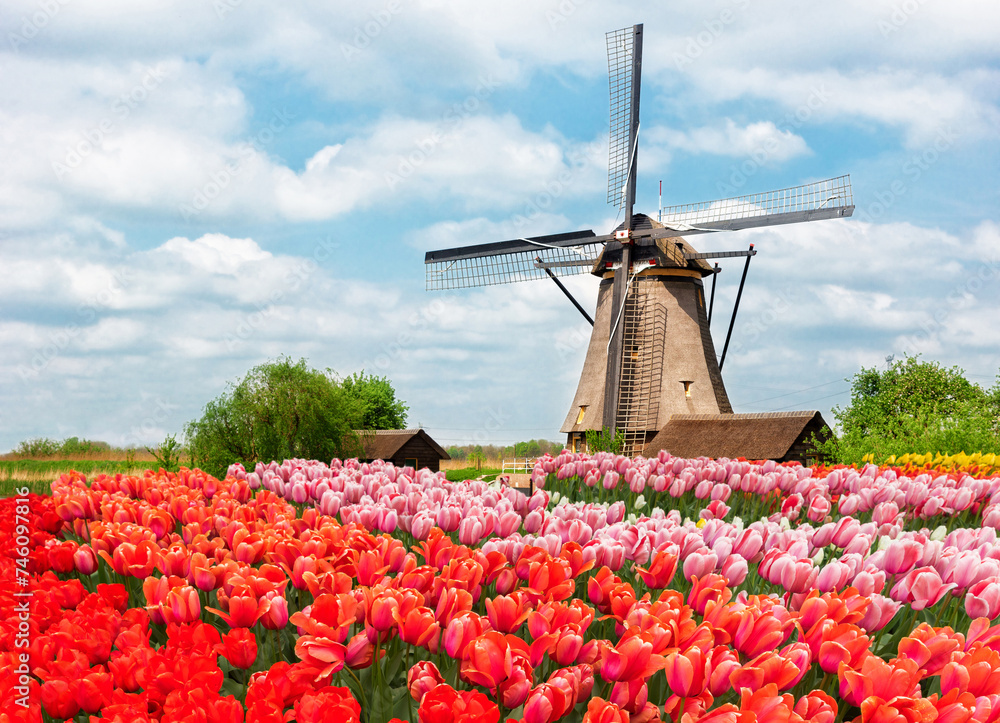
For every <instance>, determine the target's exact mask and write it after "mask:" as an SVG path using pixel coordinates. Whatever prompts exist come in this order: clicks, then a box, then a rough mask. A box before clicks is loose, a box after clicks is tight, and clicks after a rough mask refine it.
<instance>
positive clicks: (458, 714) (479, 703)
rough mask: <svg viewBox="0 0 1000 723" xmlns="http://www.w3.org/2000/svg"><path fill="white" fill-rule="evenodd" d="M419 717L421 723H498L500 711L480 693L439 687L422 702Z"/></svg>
mask: <svg viewBox="0 0 1000 723" xmlns="http://www.w3.org/2000/svg"><path fill="white" fill-rule="evenodd" d="M417 717H418V720H419V722H420V723H497V721H499V720H500V710H499V709H498V708H497V706H496V704H495V703H492V702H490V700H489V699H488V698H487V697H486V696H485V695H483V694H482V693H480V692H478V691H473V690H465V691H462V692H461V693H459V692H457V691H456V690H455V689H454V688H452V687H451V686H449V685H439V686H437V687H436V688H434V690H431V691H430V692H428V693H427V694H426V695H425V696H424V697H423V700H421V701H420V708H419V709H418V710H417Z"/></svg>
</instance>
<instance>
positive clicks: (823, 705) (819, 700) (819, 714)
mask: <svg viewBox="0 0 1000 723" xmlns="http://www.w3.org/2000/svg"><path fill="white" fill-rule="evenodd" d="M837 710H838V708H837V701H835V700H834V699H833V698H831V697H830V696H829V695H827V694H826V693H824V692H823V691H822V690H814V691H812V692H810V693H807V694H806V695H804V696H802V697H801V698H799V700H798V702H796V703H795V712H796V713H797V714H798V715H800V716H801V717H802V719H803V720H807V721H810V723H833V722H834V721H835V720H836V718H837Z"/></svg>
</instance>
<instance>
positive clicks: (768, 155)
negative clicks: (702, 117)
mask: <svg viewBox="0 0 1000 723" xmlns="http://www.w3.org/2000/svg"><path fill="white" fill-rule="evenodd" d="M646 139H647V140H648V141H650V142H651V143H653V144H660V145H664V146H666V147H667V148H668V149H676V150H681V151H685V152H687V153H693V154H698V153H709V154H713V155H719V156H737V157H749V158H754V159H757V161H758V163H759V164H761V165H764V164H777V163H781V162H782V161H787V160H789V159H791V158H795V157H796V156H801V155H804V154H807V153H809V152H810V150H809V146H808V145H807V144H806V142H805V140H804V139H803V138H802V137H801V136H798V135H796V134H795V133H793V132H792V131H791V130H788V129H785V130H780V129H779V128H778V127H777V126H775V124H774V123H773V122H771V121H760V122H757V123H750V124H749V125H747V126H742V127H741V126H738V125H737V124H736V123H735V122H734V121H733V120H732V119H730V118H727V119H726V122H725V124H724V125H722V126H715V127H706V128H695V129H693V130H690V131H678V130H674V129H671V128H664V127H654V128H653V129H652V130H651V131H649V132H648V133H647V134H646ZM643 150H644V152H645V151H646V150H647V149H646V148H644V149H643ZM652 153H653V158H654V163H655V159H656V150H655V149H652Z"/></svg>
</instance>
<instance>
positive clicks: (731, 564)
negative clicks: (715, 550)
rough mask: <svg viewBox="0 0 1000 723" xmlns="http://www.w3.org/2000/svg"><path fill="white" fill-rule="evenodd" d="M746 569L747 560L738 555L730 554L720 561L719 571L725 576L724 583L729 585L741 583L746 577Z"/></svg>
mask: <svg viewBox="0 0 1000 723" xmlns="http://www.w3.org/2000/svg"><path fill="white" fill-rule="evenodd" d="M748 571H749V570H748V567H747V561H746V560H744V559H743V558H742V557H740V556H739V555H730V556H729V557H727V558H726V561H725V562H724V563H722V570H721V573H722V576H723V577H724V578H726V585H728V586H729V587H737V586H738V585H742V584H743V582H744V580H746V579H747V572H748Z"/></svg>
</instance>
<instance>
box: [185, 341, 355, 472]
mask: <svg viewBox="0 0 1000 723" xmlns="http://www.w3.org/2000/svg"><path fill="white" fill-rule="evenodd" d="M364 410H365V408H364V406H363V405H362V403H361V402H359V400H358V399H357V397H355V396H352V395H351V394H349V393H347V392H346V391H345V390H344V389H343V388H342V387H341V385H340V384H339V383H338V382H337V379H336V377H335V376H334V373H333V372H332V371H331V370H329V369H327V370H326V371H318V370H315V369H310V368H308V367H307V366H306V361H305V359H300V360H299V361H298V362H297V363H293V362H292V361H291V360H290V359H289V358H287V357H281V358H279V359H278V360H277V361H272V362H266V363H264V364H261V365H259V366H256V367H254V368H253V369H251V370H250V371H249V372H248V373H247V375H246V376H245V377H244V378H243V379H242V380H241V381H240V382H239V383H238V384H232V383H230V386H229V389H228V390H227V391H226V392H225V393H223V394H222V395H220V396H219V397H218V398H216V399H214V400H212V401H211V402H209V403H208V404H207V405H205V410H204V413H203V415H202V417H201V419H199V420H196V421H193V422H189V423H188V424H187V426H186V427H185V436H186V438H187V445H188V448H189V452H190V454H191V457H192V460H193V461H194V462H195V463H196V464H197V465H198V466H199V467H201V468H202V469H204V470H205V471H207V472H210V473H212V474H215V475H220V476H221V475H222V474H224V473H225V471H226V468H227V467H228V466H229V465H230V464H232V463H233V462H237V461H239V462H242V463H243V464H244V466H246V467H248V468H252V467H253V466H254V465H255V464H256V463H257V462H258V461H270V460H272V459H288V458H293V457H300V458H305V459H317V460H323V459H331V458H333V457H352V456H356V455H358V454H359V453H360V451H361V450H360V446H359V442H358V437H357V435H356V434H355V432H354V430H355V429H356V428H358V427H360V426H361V425H360V423H361V422H362V420H363V417H364Z"/></svg>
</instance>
